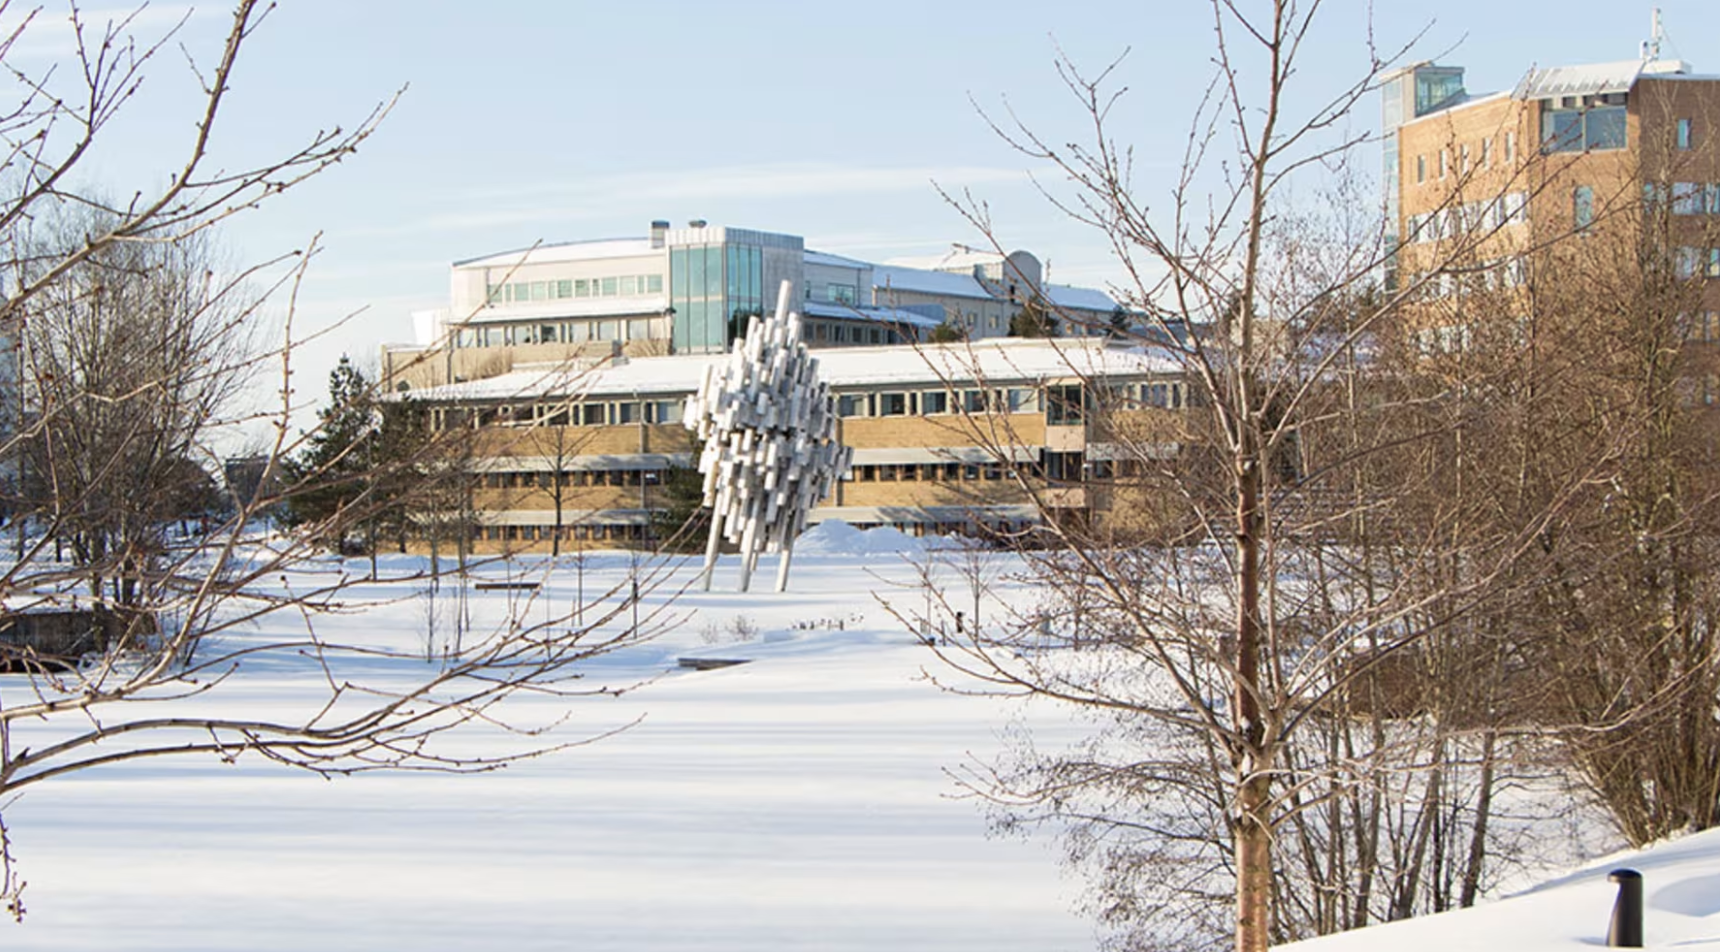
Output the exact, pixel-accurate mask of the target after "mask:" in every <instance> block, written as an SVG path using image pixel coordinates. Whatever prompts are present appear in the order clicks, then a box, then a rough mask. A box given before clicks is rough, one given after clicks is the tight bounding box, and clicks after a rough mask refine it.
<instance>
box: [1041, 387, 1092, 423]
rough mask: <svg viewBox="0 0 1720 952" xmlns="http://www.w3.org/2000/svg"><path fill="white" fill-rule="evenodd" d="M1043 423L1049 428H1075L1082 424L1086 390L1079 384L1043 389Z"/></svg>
mask: <svg viewBox="0 0 1720 952" xmlns="http://www.w3.org/2000/svg"><path fill="white" fill-rule="evenodd" d="M1045 398H1046V400H1045V422H1046V423H1047V424H1049V425H1051V426H1075V425H1077V424H1079V423H1081V422H1082V420H1083V419H1084V417H1085V409H1086V389H1085V388H1083V387H1082V386H1081V385H1080V384H1066V385H1063V386H1057V387H1047V388H1046V389H1045Z"/></svg>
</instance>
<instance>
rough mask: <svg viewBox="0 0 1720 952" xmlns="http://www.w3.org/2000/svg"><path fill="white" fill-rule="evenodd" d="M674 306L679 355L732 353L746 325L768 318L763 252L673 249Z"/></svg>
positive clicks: (737, 247)
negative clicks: (731, 347) (731, 345)
mask: <svg viewBox="0 0 1720 952" xmlns="http://www.w3.org/2000/svg"><path fill="white" fill-rule="evenodd" d="M669 306H670V307H672V308H674V309H675V316H674V327H673V330H672V332H671V341H670V343H671V346H672V347H673V348H674V351H675V353H678V354H710V353H722V352H723V351H726V350H728V346H729V342H730V341H731V340H733V339H734V338H735V337H736V336H738V335H740V334H744V333H745V332H746V322H747V320H748V319H749V318H751V317H755V316H757V315H759V314H763V313H764V250H763V249H762V248H760V247H757V246H754V245H747V244H736V243H726V244H708V245H690V246H686V247H677V248H671V249H669Z"/></svg>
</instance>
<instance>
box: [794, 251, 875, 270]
mask: <svg viewBox="0 0 1720 952" xmlns="http://www.w3.org/2000/svg"><path fill="white" fill-rule="evenodd" d="M802 257H803V258H804V260H805V261H806V263H807V264H821V265H826V266H828V267H832V268H870V267H872V262H870V261H861V260H860V259H858V258H845V257H843V256H842V255H833V254H830V253H829V252H827V251H806V252H802Z"/></svg>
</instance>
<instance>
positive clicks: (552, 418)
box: [430, 400, 686, 430]
mask: <svg viewBox="0 0 1720 952" xmlns="http://www.w3.org/2000/svg"><path fill="white" fill-rule="evenodd" d="M685 407H686V403H685V401H682V400H643V401H633V400H626V401H612V402H611V401H581V402H578V403H521V404H515V405H513V406H487V407H437V408H435V409H433V410H432V411H431V412H430V426H431V428H432V429H436V430H457V429H462V428H465V427H485V426H631V425H636V424H640V423H680V422H681V417H682V415H683V413H684V411H685Z"/></svg>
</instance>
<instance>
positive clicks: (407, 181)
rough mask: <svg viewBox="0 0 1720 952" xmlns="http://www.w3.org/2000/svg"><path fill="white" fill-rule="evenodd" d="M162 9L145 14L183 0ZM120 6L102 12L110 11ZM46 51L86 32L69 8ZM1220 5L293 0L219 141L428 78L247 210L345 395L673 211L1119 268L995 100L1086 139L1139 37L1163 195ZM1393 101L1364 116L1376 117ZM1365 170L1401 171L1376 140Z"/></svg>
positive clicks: (1358, 13)
mask: <svg viewBox="0 0 1720 952" xmlns="http://www.w3.org/2000/svg"><path fill="white" fill-rule="evenodd" d="M1244 4H1245V5H1249V4H1248V2H1247V0H1244ZM1662 7H1663V9H1664V11H1665V22H1666V26H1667V29H1668V32H1669V34H1670V37H1671V41H1672V42H1671V45H1670V46H1669V47H1668V48H1667V50H1666V53H1667V55H1672V56H1680V57H1682V58H1684V59H1687V60H1690V61H1692V62H1693V63H1694V64H1695V65H1696V67H1697V68H1698V70H1699V71H1704V72H1720V4H1717V3H1715V2H1714V0H1667V2H1665V3H1663V4H1662ZM187 8H188V5H185V4H157V5H155V7H154V8H152V10H151V11H150V13H149V14H148V15H147V16H146V17H145V19H144V22H142V23H141V24H140V31H141V32H143V33H146V34H147V33H151V32H155V31H158V30H159V28H160V24H161V23H163V22H165V21H167V20H170V19H172V18H175V17H177V16H178V15H181V14H183V12H184V11H185V10H186V9H187ZM1650 9H1651V7H1650V6H1649V5H1647V4H1641V5H1638V4H1618V3H1607V4H1602V3H1585V2H1556V0H1533V2H1531V0H1518V2H1503V3H1502V2H1499V0H1485V2H1484V0H1444V2H1441V3H1439V4H1421V3H1413V4H1412V3H1403V2H1398V0H1382V2H1380V3H1377V4H1375V5H1374V7H1373V10H1372V18H1373V29H1374V33H1375V35H1376V37H1377V38H1378V40H1379V43H1380V45H1381V46H1382V47H1396V46H1399V45H1401V44H1403V43H1405V42H1407V41H1408V40H1409V39H1410V38H1411V37H1413V36H1414V35H1415V34H1416V33H1417V32H1419V31H1421V30H1423V29H1424V28H1425V29H1426V31H1427V33H1426V37H1425V38H1424V40H1423V41H1422V43H1421V44H1420V45H1419V47H1418V48H1417V50H1418V54H1419V55H1418V56H1417V57H1416V58H1435V59H1438V60H1440V61H1442V62H1450V63H1456V64H1460V65H1463V66H1466V67H1467V68H1468V70H1469V73H1468V86H1469V88H1470V89H1471V90H1472V91H1485V90H1493V89H1500V88H1505V87H1509V86H1511V85H1512V84H1514V83H1515V82H1516V80H1517V79H1518V77H1519V76H1520V75H1521V74H1522V72H1523V71H1524V70H1525V69H1526V68H1527V67H1529V66H1530V65H1532V64H1539V65H1543V66H1545V65H1554V64H1561V63H1583V62H1603V61H1610V60H1623V59H1631V58H1634V57H1635V56H1636V55H1637V49H1638V43H1639V42H1640V41H1641V40H1644V39H1646V38H1647V35H1648V29H1649V20H1650ZM102 15H103V14H99V13H98V14H95V16H102ZM43 17H44V20H43V26H44V27H48V28H49V29H44V30H42V31H41V32H40V34H39V35H38V36H37V37H36V38H34V40H33V41H32V42H31V43H30V44H28V45H27V46H26V48H25V49H24V51H23V53H22V55H23V56H26V57H28V59H26V60H19V61H20V62H46V61H47V60H48V59H49V58H51V57H53V56H55V55H56V54H58V53H61V52H63V49H64V45H63V31H59V32H58V33H56V31H55V30H53V29H51V28H52V27H53V26H54V21H55V20H57V19H63V12H62V11H61V10H60V8H57V7H53V6H50V7H48V8H47V9H46V10H45V11H44V13H43ZM1368 18H1369V8H1368V6H1367V5H1366V4H1365V3H1363V2H1360V0H1328V3H1327V9H1326V11H1325V13H1324V26H1323V28H1322V29H1321V30H1320V32H1319V35H1318V37H1317V39H1316V41H1315V43H1314V46H1313V48H1311V49H1310V50H1309V51H1308V52H1307V54H1306V58H1305V60H1304V64H1303V68H1304V73H1303V75H1302V76H1300V77H1299V80H1298V81H1299V82H1300V83H1301V84H1303V85H1302V88H1303V89H1305V90H1307V91H1308V93H1309V94H1310V95H1312V94H1314V93H1318V92H1322V91H1329V90H1332V89H1335V88H1337V87H1338V86H1339V85H1341V84H1343V83H1346V82H1349V81H1353V80H1354V78H1355V77H1356V76H1358V75H1359V74H1360V73H1361V72H1362V71H1363V70H1365V69H1366V66H1367V49H1366V45H1365V42H1364V40H1365V37H1366V29H1367V22H1368ZM227 19H228V18H227V13H226V12H225V11H224V10H222V9H221V8H219V7H218V6H215V5H208V4H205V5H202V6H201V7H199V8H198V9H197V13H196V15H195V16H194V17H193V18H192V20H191V21H190V23H189V24H188V25H187V27H186V28H185V30H184V32H183V34H182V37H181V38H182V40H183V42H184V43H185V45H186V46H187V47H188V48H189V49H190V50H191V51H192V52H193V53H194V54H198V55H201V56H203V57H204V58H205V59H208V58H211V57H212V56H213V54H214V44H215V43H216V42H218V40H219V38H220V35H221V34H222V32H223V31H224V30H225V27H226V24H227ZM1211 41H1212V29H1211V13H1210V9H1209V7H1208V6H1207V4H1206V3H1205V2H1202V0H1174V2H1173V0H1158V2H1143V0H1133V2H1124V0H1063V2H1052V3H1044V2H1041V3H1031V4H1029V3H1013V2H998V0H988V2H983V3H982V2H952V0H936V2H933V0H917V2H906V0H874V2H866V3H828V2H786V0H731V2H690V0H660V2H656V3H645V2H611V3H596V2H588V0H562V2H533V0H490V2H487V3H472V2H465V0H282V2H281V4H280V6H279V8H278V9H276V10H275V12H274V13H273V14H271V15H270V17H269V19H268V21H267V23H266V24H265V25H264V26H263V28H262V29H261V30H260V31H259V32H258V33H257V34H256V36H255V37H254V39H253V41H252V44H251V46H249V47H248V48H247V50H246V53H245V57H244V59H243V61H242V63H241V65H240V68H239V71H238V74H237V76H236V78H235V82H234V93H233V96H232V99H231V102H230V103H229V107H230V111H229V113H228V115H227V116H226V117H225V120H224V125H223V126H222V127H221V129H220V131H219V133H218V135H217V138H216V143H215V157H216V158H217V159H218V160H220V161H221V162H222V163H223V164H225V165H229V166H235V165H238V164H240V163H241V162H243V161H244V160H245V159H246V158H247V157H253V158H254V157H256V156H258V155H263V154H268V153H269V152H271V151H280V150H281V149H282V148H284V147H285V146H287V145H288V144H289V143H291V142H293V141H295V140H297V139H300V138H303V137H304V136H306V135H307V134H309V133H311V132H313V131H314V130H316V129H318V128H321V127H324V126H328V125H331V124H335V123H342V124H351V123H353V122H355V121H357V120H359V119H361V118H362V117H363V116H364V115H365V113H366V112H368V111H369V109H370V108H371V107H372V106H373V105H374V104H375V103H377V102H379V101H381V100H383V99H385V98H387V97H389V96H390V95H391V94H392V93H393V92H394V90H395V89H396V88H398V87H401V86H405V85H410V88H409V89H408V90H407V92H406V94H405V95H404V96H403V98H402V99H401V101H400V103H399V105H398V106H397V108H396V109H395V111H394V113H393V115H391V116H390V117H389V119H388V120H387V122H386V123H385V124H384V125H383V127H382V129H381V130H380V132H379V133H378V134H377V135H376V137H375V138H374V139H372V140H371V142H370V143H369V144H368V145H367V146H366V147H365V148H364V149H362V150H361V152H360V153H359V154H358V155H357V156H356V157H355V158H354V159H353V160H352V161H351V162H349V163H348V164H345V165H343V166H341V167H340V168H337V169H336V170H334V171H332V172H330V173H329V174H327V175H326V176H324V177H323V178H322V179H321V180H319V181H316V182H314V183H312V184H310V185H308V186H306V187H305V188H303V189H302V190H300V191H297V192H294V193H291V194H289V195H287V196H285V197H283V198H282V199H280V200H279V201H278V202H276V203H275V204H274V205H273V206H271V207H270V208H268V209H267V210H266V211H265V212H262V213H258V214H255V215H251V216H249V217H247V218H245V219H244V220H242V221H239V222H236V223H234V224H233V225H232V226H231V227H230V228H229V229H228V230H227V239H228V243H229V245H231V246H232V248H233V250H234V251H235V253H236V254H237V255H238V256H240V257H241V258H247V259H255V258H259V257H262V256H264V255H267V254H270V253H274V252H278V251H281V250H285V249H288V248H292V247H296V246H299V245H302V244H303V243H304V242H305V241H307V240H308V239H309V238H310V237H311V236H312V235H313V234H315V233H318V232H321V233H322V235H323V239H322V240H323V244H324V246H325V249H326V250H325V253H324V255H323V257H322V258H321V260H320V262H319V263H318V264H317V265H316V267H315V269H314V270H313V272H312V276H311V280H310V282H309V284H308V286H307V288H306V293H305V295H304V297H303V300H302V301H301V314H300V317H299V320H300V324H301V326H303V327H316V326H322V325H326V324H327V323H328V322H329V321H331V320H333V319H334V318H336V317H338V316H340V315H342V314H345V313H348V312H351V311H356V310H359V309H360V308H364V309H366V310H365V312H364V313H363V314H362V315H361V316H360V317H359V318H358V319H357V320H355V321H353V322H352V323H351V324H349V325H348V326H347V327H345V328H343V329H342V330H341V331H340V332H339V333H338V334H335V335H332V336H331V338H330V339H329V340H327V341H324V342H321V343H319V344H318V345H317V346H316V347H315V348H313V349H312V351H311V352H310V353H309V354H307V359H306V360H305V361H304V363H303V364H302V365H301V366H302V368H303V370H304V372H305V374H306V376H305V377H304V378H301V380H300V383H299V385H298V386H299V389H300V391H301V393H304V394H306V395H308V396H316V395H320V393H321V388H322V378H323V376H324V374H325V373H326V370H327V368H328V366H329V365H330V364H332V361H333V359H334V358H335V357H336V356H338V354H339V353H340V351H342V350H346V351H350V352H352V353H353V354H354V355H355V356H361V357H364V358H367V359H368V358H369V357H370V355H372V354H374V352H375V350H376V347H377V345H378V344H379V343H381V342H383V341H385V340H392V341H399V340H408V339H410V335H411V325H410V321H409V318H408V314H409V313H410V312H411V311H413V310H416V309H423V308H430V307H435V306H438V305H440V304H442V303H444V302H445V299H446V295H447V266H448V264H449V263H450V262H451V261H453V260H456V259H461V258H468V257H475V256H478V255H482V254H485V253H489V252H493V251H499V250H503V249H507V248H514V247H522V246H526V245H529V244H531V243H533V242H535V241H539V240H542V241H547V242H555V241H565V240H572V239H581V238H596V237H614V236H623V235H637V234H640V233H642V232H643V230H644V229H645V227H646V224H647V222H649V221H650V220H651V219H653V218H667V219H670V220H672V221H676V222H680V221H685V220H686V219H689V218H695V217H697V218H706V219H709V220H710V221H712V222H714V223H722V224H732V225H738V226H742V227H751V228H760V229H765V230H775V231H786V232H790V233H795V234H800V235H803V236H805V238H806V240H807V244H808V246H809V247H815V248H818V249H820V250H826V251H832V252H837V253H846V254H852V255H856V256H860V257H865V258H869V259H875V260H877V259H884V258H888V257H892V256H898V255H916V254H920V255H923V254H929V253H933V252H935V251H937V250H939V249H940V248H942V247H944V246H945V245H947V243H948V242H950V241H975V240H977V239H978V236H977V235H976V234H975V233H974V231H973V230H972V229H971V228H970V227H969V226H968V225H967V224H966V223H965V222H963V221H962V219H961V218H960V217H959V216H958V215H957V214H956V213H955V212H954V211H953V210H951V209H950V208H949V207H948V206H946V205H945V204H944V203H943V202H942V201H941V200H940V199H939V197H938V195H937V193H936V192H935V191H934V190H933V188H932V184H931V183H932V182H933V181H936V182H938V183H940V184H942V185H945V186H946V187H950V188H953V189H960V188H963V187H967V188H970V189H971V190H972V191H973V193H974V194H975V195H976V196H978V197H981V198H984V199H986V200H987V201H989V202H990V204H991V208H992V212H993V216H994V219H995V222H996V224H997V226H998V230H999V232H1000V236H1001V238H1002V240H1003V242H1004V243H1005V244H1008V245H1010V246H1018V247H1026V248H1029V249H1031V250H1033V251H1035V252H1037V253H1038V254H1039V255H1040V256H1041V257H1042V258H1044V259H1048V260H1049V262H1050V264H1051V270H1052V278H1053V279H1054V280H1058V281H1067V282H1074V283H1089V284H1096V285H1103V284H1104V282H1105V281H1106V280H1107V279H1109V278H1110V277H1111V276H1113V275H1115V274H1117V271H1116V269H1115V268H1114V267H1113V266H1112V265H1111V263H1110V262H1109V261H1108V260H1107V258H1106V253H1105V246H1104V244H1103V242H1102V241H1101V240H1100V239H1099V238H1098V237H1097V236H1094V235H1090V234H1086V233H1084V232H1083V231H1082V230H1081V229H1080V228H1078V227H1075V226H1072V225H1071V224H1070V223H1068V222H1065V221H1063V220H1061V219H1060V217H1059V216H1058V215H1057V213H1056V212H1055V211H1053V210H1051V209H1050V208H1048V207H1047V206H1046V204H1045V203H1044V202H1043V200H1042V199H1040V198H1038V197H1037V196H1036V195H1034V193H1033V192H1032V190H1031V188H1029V187H1028V186H1027V184H1026V181H1025V178H1024V172H1025V171H1026V170H1027V169H1028V168H1029V165H1030V163H1029V162H1028V161H1027V160H1025V159H1024V158H1023V157H1021V156H1019V155H1017V154H1015V153H1013V152H1011V151H1010V150H1009V149H1008V148H1007V147H1006V146H1005V145H1004V144H1003V143H1001V142H1000V141H998V139H997V138H996V137H995V136H994V135H993V134H992V133H991V132H990V131H989V130H988V129H987V128H986V126H985V124H984V122H983V121H982V120H981V119H980V118H979V116H978V115H976V113H975V111H974V108H973V106H972V105H971V104H970V97H971V98H972V100H974V101H977V102H979V103H980V104H982V105H984V106H986V107H988V108H992V107H997V106H1000V105H1001V104H1002V103H1003V102H1004V100H1005V98H1006V97H1007V101H1008V102H1009V103H1010V104H1011V105H1012V106H1013V107H1014V108H1015V109H1016V111H1017V112H1018V114H1019V115H1021V116H1022V117H1023V118H1024V119H1025V120H1027V121H1028V122H1030V123H1032V124H1033V125H1034V126H1035V127H1036V128H1039V129H1042V130H1045V131H1046V133H1047V134H1048V135H1049V136H1050V137H1051V138H1053V139H1054V140H1059V141H1061V140H1064V139H1068V138H1071V137H1075V136H1079V135H1081V134H1082V133H1083V132H1084V127H1083V125H1082V123H1081V122H1080V119H1081V117H1080V116H1079V114H1078V112H1077V110H1076V109H1075V104H1074V103H1073V101H1072V100H1071V99H1069V97H1068V95H1067V93H1066V92H1064V90H1063V89H1062V88H1061V86H1060V84H1059V81H1058V78H1057V75H1056V72H1055V71H1054V69H1053V58H1054V56H1055V46H1054V44H1058V45H1061V47H1062V48H1063V49H1064V50H1065V51H1066V52H1067V53H1069V55H1070V56H1071V57H1072V58H1074V59H1075V60H1076V61H1077V62H1079V63H1081V64H1083V65H1086V66H1091V67H1095V68H1096V67H1098V66H1100V65H1102V64H1103V63H1105V62H1107V61H1109V60H1110V59H1112V58H1114V57H1116V56H1118V55H1120V54H1122V53H1123V52H1124V50H1125V49H1129V50H1130V53H1129V56H1128V59H1127V60H1126V61H1125V63H1124V65H1123V66H1122V68H1121V70H1120V71H1119V74H1118V76H1119V79H1120V80H1121V81H1122V82H1124V83H1126V85H1128V86H1129V87H1130V90H1131V92H1130V93H1129V97H1128V99H1127V100H1126V101H1125V105H1124V106H1123V107H1122V108H1121V109H1120V110H1119V112H1118V114H1117V117H1116V120H1117V121H1116V122H1115V124H1114V127H1113V129H1112V131H1113V133H1114V134H1115V135H1116V136H1117V137H1119V138H1120V139H1124V140H1126V141H1128V142H1130V143H1132V144H1133V145H1134V146H1135V149H1136V157H1137V188H1138V189H1139V190H1140V191H1141V192H1142V193H1144V194H1146V195H1148V196H1149V197H1151V196H1156V195H1159V194H1162V193H1163V192H1164V191H1165V190H1166V189H1167V188H1168V186H1169V185H1170V182H1171V178H1170V176H1171V174H1172V171H1173V170H1174V168H1175V165H1176V163H1177V162H1178V160H1179V159H1180V157H1181V147H1182V142H1183V139H1184V137H1185V135H1186V130H1187V122H1188V117H1189V115H1190V112H1191V110H1192V109H1193V107H1194V104H1195V101H1196V99H1197V98H1198V96H1199V95H1200V94H1201V92H1202V90H1203V89H1204V86H1205V83H1206V81H1207V80H1208V78H1209V77H1210V75H1211V62H1210V58H1211V56H1212V42H1211ZM191 92H193V89H192V87H191V85H190V79H189V75H188V73H187V70H186V69H185V67H184V65H183V59H182V58H181V57H179V56H178V55H177V53H175V54H173V55H170V56H168V57H166V58H163V59H162V60H161V62H160V63H159V64H157V65H156V66H155V68H154V69H153V70H152V71H151V74H150V79H149V82H148V84H146V86H145V88H144V89H143V91H142V93H141V95H140V97H139V99H138V101H137V102H136V103H135V105H134V107H133V108H132V110H131V112H130V113H129V114H128V115H127V116H126V117H125V119H124V121H122V122H121V123H119V124H118V125H116V126H115V127H114V128H113V130H112V131H111V135H110V138H109V141H108V142H107V143H106V147H105V148H104V149H102V150H101V151H100V152H99V153H98V154H97V155H96V156H95V157H94V161H92V162H91V163H90V164H89V165H88V166H87V168H86V169H85V170H84V172H83V173H82V175H83V177H84V178H85V180H87V181H89V182H92V183H95V184H98V185H100V186H101V187H103V188H105V189H108V190H109V191H110V192H118V191H122V190H125V189H128V188H131V187H135V186H136V185H137V184H138V183H140V182H146V181H151V180H156V179H159V178H160V177H162V176H164V175H165V174H166V170H168V169H169V168H171V167H172V165H173V162H174V161H175V159H176V158H177V157H178V155H179V152H180V150H182V149H183V147H184V144H185V142H186V141H187V138H188V134H189V132H190V130H191V123H192V121H193V119H194V115H193V113H192V111H191V109H190V108H189V107H190V106H192V105H193V103H192V102H191V100H190V98H189V96H188V94H189V93H191ZM1377 116H1378V106H1377V102H1376V101H1374V100H1372V99H1370V100H1369V101H1368V102H1367V103H1366V105H1365V108H1364V109H1363V110H1362V111H1361V112H1360V114H1359V115H1358V116H1357V117H1356V120H1355V121H1356V123H1357V126H1358V128H1362V129H1366V130H1372V129H1374V128H1375V127H1376V126H1377V122H1378V118H1377ZM1366 158H1367V161H1366V162H1364V163H1363V167H1364V168H1366V169H1369V170H1371V169H1373V168H1374V164H1375V163H1376V162H1377V159H1375V158H1374V157H1373V156H1372V155H1369V156H1367V157H1366Z"/></svg>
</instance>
